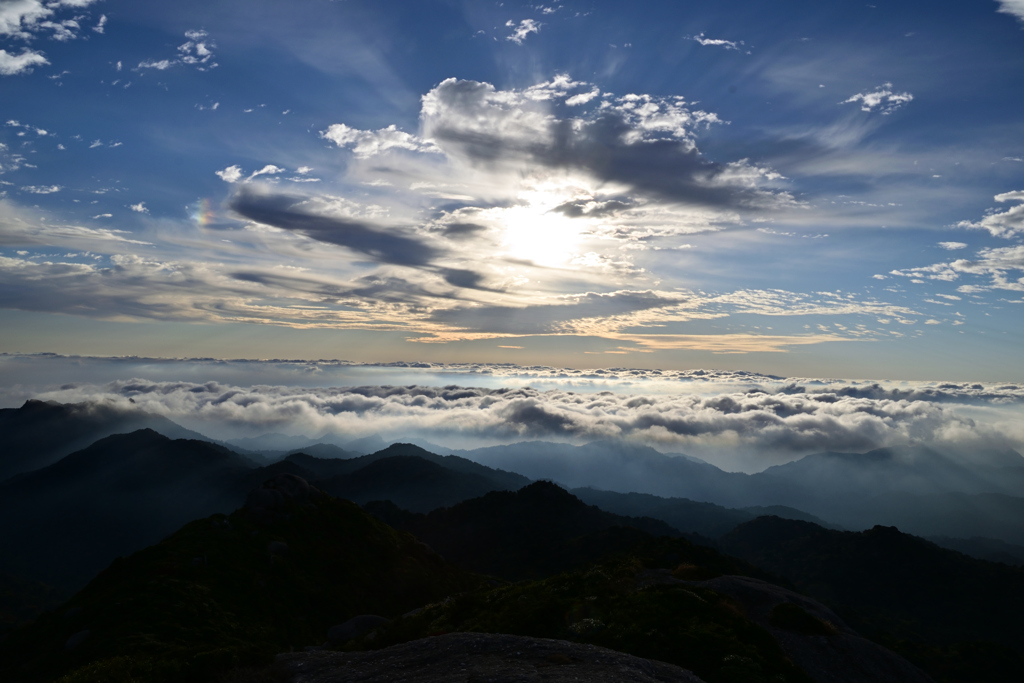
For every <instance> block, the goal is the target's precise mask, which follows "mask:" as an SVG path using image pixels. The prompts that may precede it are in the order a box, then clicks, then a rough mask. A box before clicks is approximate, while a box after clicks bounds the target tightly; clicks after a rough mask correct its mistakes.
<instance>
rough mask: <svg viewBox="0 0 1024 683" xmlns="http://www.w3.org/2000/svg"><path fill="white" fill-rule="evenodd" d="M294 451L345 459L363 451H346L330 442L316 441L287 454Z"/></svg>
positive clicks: (325, 458) (330, 458)
mask: <svg viewBox="0 0 1024 683" xmlns="http://www.w3.org/2000/svg"><path fill="white" fill-rule="evenodd" d="M295 453H305V454H306V455H312V456H313V457H314V458H320V459H322V460H332V459H335V460H347V459H349V458H358V457H359V456H361V455H363V453H357V452H355V451H347V450H345V449H344V448H342V447H341V446H335V445H334V444H332V443H317V444H313V445H312V446H306V447H305V448H296V449H294V450H293V451H291V452H290V453H288V455H294V454H295Z"/></svg>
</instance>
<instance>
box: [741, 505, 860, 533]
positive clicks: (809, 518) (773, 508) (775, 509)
mask: <svg viewBox="0 0 1024 683" xmlns="http://www.w3.org/2000/svg"><path fill="white" fill-rule="evenodd" d="M740 510H742V511H743V512H749V513H750V514H751V515H752V518H753V517H781V518H782V519H798V520H800V521H803V522H811V523H812V524H817V525H818V526H820V527H824V528H826V529H835V530H836V531H846V529H844V528H843V527H841V526H839V525H838V524H830V523H829V522H826V521H825V520H823V519H821V518H820V517H815V516H814V515H812V514H811V513H809V512H804V511H803V510H797V509H796V508H792V507H789V506H788V505H751V506H750V507H745V508H740Z"/></svg>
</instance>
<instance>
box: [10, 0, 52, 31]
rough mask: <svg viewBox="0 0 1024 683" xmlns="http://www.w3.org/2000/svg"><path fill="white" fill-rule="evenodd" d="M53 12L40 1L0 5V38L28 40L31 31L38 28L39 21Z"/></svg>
mask: <svg viewBox="0 0 1024 683" xmlns="http://www.w3.org/2000/svg"><path fill="white" fill-rule="evenodd" d="M52 14H53V10H52V9H50V8H49V7H47V6H45V5H44V4H43V3H42V2H41V0H13V1H10V0H9V1H8V2H4V3H0V36H12V37H15V38H22V39H29V38H31V37H32V34H31V31H34V30H36V29H37V27H38V22H39V21H40V20H41V19H44V18H46V17H49V16H51V15H52Z"/></svg>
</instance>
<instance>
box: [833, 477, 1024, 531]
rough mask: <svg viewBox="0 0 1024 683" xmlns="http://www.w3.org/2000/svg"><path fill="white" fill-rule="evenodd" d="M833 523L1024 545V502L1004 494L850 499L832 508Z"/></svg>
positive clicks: (954, 494) (849, 526)
mask: <svg viewBox="0 0 1024 683" xmlns="http://www.w3.org/2000/svg"><path fill="white" fill-rule="evenodd" d="M1022 491H1024V489H1022ZM832 518H833V519H835V520H836V521H838V522H839V523H840V524H842V525H843V526H845V527H847V528H851V529H864V528H870V527H871V526H873V525H878V524H883V523H884V524H886V525H893V526H898V527H900V528H901V529H903V530H905V531H906V532H908V533H912V534H915V535H917V536H953V537H958V538H970V537H972V536H983V537H987V538H995V539H1000V540H1003V541H1005V542H1008V543H1014V544H1024V524H1022V523H1021V520H1022V519H1024V497H1019V496H1008V495H1004V494H1001V493H975V494H967V493H933V494H928V495H910V494H905V493H886V494H882V495H880V496H874V497H872V498H868V499H865V500H857V499H856V498H853V497H849V498H846V499H844V500H842V501H839V502H837V504H836V505H834V506H833V507H832Z"/></svg>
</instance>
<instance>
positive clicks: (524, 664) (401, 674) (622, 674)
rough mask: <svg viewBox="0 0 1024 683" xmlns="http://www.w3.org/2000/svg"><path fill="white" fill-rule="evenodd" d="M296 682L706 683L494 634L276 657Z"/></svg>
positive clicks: (601, 654) (595, 650) (588, 651)
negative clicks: (578, 682) (359, 650)
mask: <svg viewBox="0 0 1024 683" xmlns="http://www.w3.org/2000/svg"><path fill="white" fill-rule="evenodd" d="M276 667H277V668H278V669H279V670H280V671H281V673H282V675H284V676H286V680H288V681H290V682H291V683H328V681H329V682H330V683H355V682H356V681H359V683H384V682H385V681H389V682H390V681H398V680H400V681H405V682H406V683H476V682H480V683H482V682H483V681H493V682H495V683H498V682H501V683H511V682H512V681H515V682H516V683H530V682H531V681H544V683H562V681H566V682H568V681H589V682H591V683H627V682H628V683H655V682H657V683H702V681H701V679H699V678H697V677H696V676H695V675H694V674H693V673H691V672H690V671H687V670H686V669H683V668H681V667H678V666H674V665H672V664H665V663H663V662H655V661H652V660H650V659H641V658H640V657H634V656H632V655H627V654H623V653H621V652H615V651H614V650H607V649H605V648H602V647H596V646H594V645H584V644H579V643H570V642H567V641H564V640H549V639H547V638H525V637H522V636H509V635H500V634H489V633H450V634H447V635H443V636H437V637H434V638H423V639H420V640H414V641H411V642H408V643H403V644H401V645H394V646H392V647H389V648H385V649H383V650H376V651H373V652H307V653H294V654H282V655H278V657H277V662H276Z"/></svg>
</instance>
